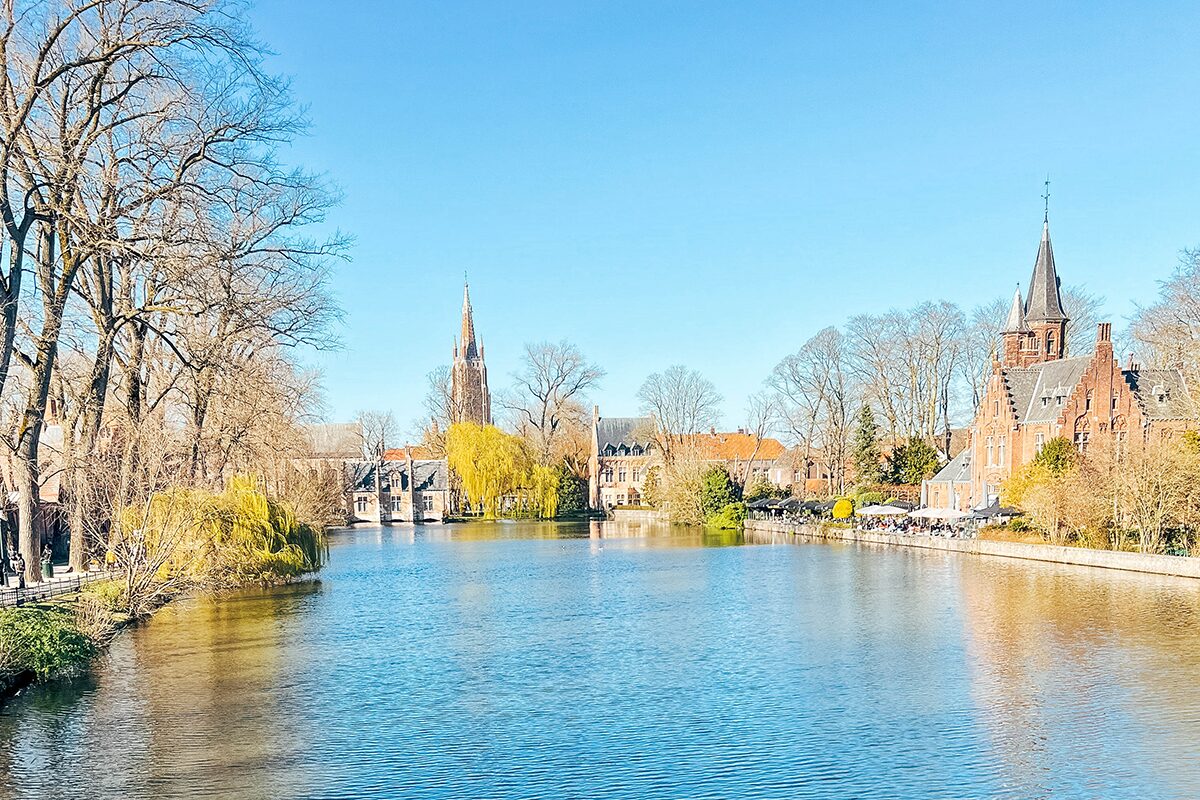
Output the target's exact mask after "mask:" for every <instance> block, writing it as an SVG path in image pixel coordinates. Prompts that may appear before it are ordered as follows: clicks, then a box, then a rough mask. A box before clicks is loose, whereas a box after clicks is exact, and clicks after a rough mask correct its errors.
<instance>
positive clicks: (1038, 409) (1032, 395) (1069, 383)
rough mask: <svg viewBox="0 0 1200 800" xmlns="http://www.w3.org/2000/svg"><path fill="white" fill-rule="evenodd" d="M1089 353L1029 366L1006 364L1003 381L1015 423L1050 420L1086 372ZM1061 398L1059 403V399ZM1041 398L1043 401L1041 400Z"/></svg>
mask: <svg viewBox="0 0 1200 800" xmlns="http://www.w3.org/2000/svg"><path fill="white" fill-rule="evenodd" d="M1091 360H1092V358H1091V356H1079V357H1077V358H1062V359H1059V360H1057V361H1046V362H1044V363H1041V364H1034V365H1033V366H1029V367H1007V368H1005V369H1004V372H1003V374H1004V383H1005V386H1006V387H1007V388H1008V396H1009V397H1011V398H1012V401H1013V406H1014V408H1015V409H1016V414H1017V422H1019V423H1021V424H1022V425H1025V424H1029V423H1034V422H1053V421H1054V420H1056V419H1058V415H1059V412H1061V411H1062V406H1063V405H1064V404H1065V403H1066V402H1067V398H1068V397H1070V396H1071V392H1072V391H1074V389H1075V386H1076V385H1077V384H1078V383H1079V379H1080V378H1082V377H1083V373H1084V372H1086V371H1087V368H1088V364H1090V363H1091ZM1060 397H1061V398H1062V403H1059V401H1058V398H1060ZM1043 398H1046V402H1044V403H1043Z"/></svg>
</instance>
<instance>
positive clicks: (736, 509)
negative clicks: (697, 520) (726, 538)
mask: <svg viewBox="0 0 1200 800" xmlns="http://www.w3.org/2000/svg"><path fill="white" fill-rule="evenodd" d="M745 521H746V504H745V503H729V504H727V505H726V506H725V507H724V508H722V509H721V510H720V511H718V512H717V513H716V514H713V515H712V516H710V517H709V518H708V519H707V520H705V522H704V524H705V525H706V526H707V527H709V528H717V529H720V530H734V529H738V528H741V527H742V523H743V522H745Z"/></svg>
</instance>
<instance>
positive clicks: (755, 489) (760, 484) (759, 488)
mask: <svg viewBox="0 0 1200 800" xmlns="http://www.w3.org/2000/svg"><path fill="white" fill-rule="evenodd" d="M764 497H787V494H786V493H785V492H784V491H783V489H781V488H780V487H778V486H776V485H775V484H773V483H771V482H770V481H769V480H767V479H766V478H763V477H761V476H760V477H757V478H755V479H754V480H753V481H751V482H750V485H749V486H747V487H746V491H745V492H744V493H743V494H742V499H743V500H745V501H746V502H751V501H753V500H761V499H763V498H764Z"/></svg>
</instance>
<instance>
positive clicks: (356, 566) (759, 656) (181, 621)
mask: <svg viewBox="0 0 1200 800" xmlns="http://www.w3.org/2000/svg"><path fill="white" fill-rule="evenodd" d="M740 544H741V541H740V538H739V537H737V536H729V535H726V536H717V537H707V536H704V535H701V534H700V533H698V532H686V531H684V532H680V531H676V532H674V533H671V532H666V531H659V532H657V533H655V532H653V531H649V530H645V529H638V528H633V529H623V528H619V527H614V526H606V527H601V526H599V525H594V526H591V527H590V528H589V526H587V525H575V526H552V525H535V524H495V525H483V524H480V525H475V526H465V527H463V526H446V527H431V528H417V529H415V530H413V529H411V528H408V529H405V528H391V529H385V530H359V531H354V532H345V533H339V534H337V535H336V537H335V540H334V543H333V546H332V551H331V562H330V564H329V567H328V569H326V570H325V571H324V572H323V573H322V574H321V577H320V581H319V582H311V583H306V584H303V585H297V586H291V587H286V588H281V589H274V590H268V591H252V592H245V593H239V594H236V595H232V596H225V597H221V598H218V599H202V600H196V601H189V602H186V603H181V604H178V605H176V606H173V607H171V608H168V609H166V610H165V611H163V612H162V613H160V614H159V615H158V616H157V617H155V618H154V619H153V620H152V621H151V622H150V623H148V624H147V625H144V626H142V627H140V628H138V629H137V630H133V631H128V632H126V633H125V634H123V635H122V636H120V637H119V638H118V640H117V641H116V642H115V644H114V646H113V648H112V651H111V654H110V655H109V657H108V658H107V660H106V661H105V662H104V663H103V664H102V665H101V666H100V667H99V668H98V669H97V671H96V674H95V675H94V676H93V677H92V678H89V679H86V680H82V681H79V682H76V683H73V684H69V685H58V686H55V687H49V688H41V689H36V690H33V691H29V692H27V693H25V694H24V695H22V696H21V697H19V698H17V699H16V700H14V701H12V702H10V703H9V704H8V705H7V706H5V707H4V708H3V709H2V710H0V797H13V798H72V800H74V799H76V798H177V797H220V798H360V797H361V798H374V797H380V798H382V797H403V798H433V797H439V798H440V797H445V798H466V797H478V798H631V799H633V798H683V797H688V798H691V797H709V798H743V797H744V798H768V797H770V798H804V797H813V798H841V797H845V798H850V797H854V798H939V797H942V798H982V797H1008V798H1035V797H1055V798H1059V797H1089V798H1091V797H1095V798H1125V797H1128V798H1158V797H1172V798H1175V797H1178V798H1194V797H1200V760H1198V758H1197V756H1198V755H1200V626H1198V625H1197V622H1198V621H1200V620H1198V614H1197V609H1198V602H1200V587H1198V586H1197V584H1196V583H1192V582H1186V581H1175V580H1165V579H1157V578H1153V577H1144V576H1136V575H1126V574H1122V573H1119V572H1105V571H1099V570H1087V569H1085V568H1066V567H1063V568H1058V567H1053V566H1050V565H1043V564H1036V563H1029V562H1021V561H1010V560H1003V559H984V558H978V557H970V556H964V555H959V554H949V553H934V552H914V551H907V550H902V549H887V548H879V547H875V548H871V547H854V546H838V545H830V544H778V545H746V546H714V545H740Z"/></svg>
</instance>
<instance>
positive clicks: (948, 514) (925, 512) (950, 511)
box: [909, 508, 971, 520]
mask: <svg viewBox="0 0 1200 800" xmlns="http://www.w3.org/2000/svg"><path fill="white" fill-rule="evenodd" d="M909 516H910V517H913V518H915V519H942V520H956V519H963V518H964V517H969V516H971V515H970V514H969V513H967V512H966V511H959V510H958V509H957V508H918V509H917V510H916V511H913V512H910V513H909Z"/></svg>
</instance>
